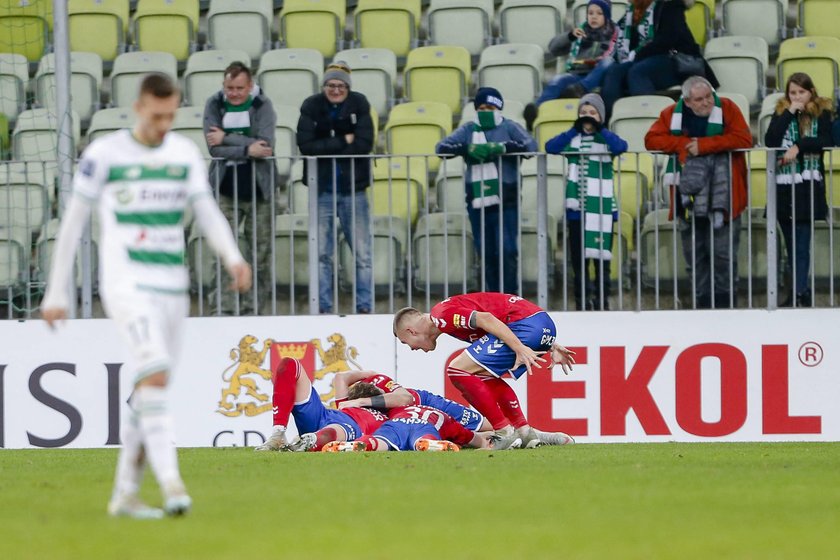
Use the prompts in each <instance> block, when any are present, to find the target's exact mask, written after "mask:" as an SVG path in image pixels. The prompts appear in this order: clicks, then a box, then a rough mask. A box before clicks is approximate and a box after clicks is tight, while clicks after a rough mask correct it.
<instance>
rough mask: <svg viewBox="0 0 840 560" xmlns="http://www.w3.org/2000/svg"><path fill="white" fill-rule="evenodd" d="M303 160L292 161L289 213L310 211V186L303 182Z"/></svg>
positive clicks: (288, 189) (288, 184)
mask: <svg viewBox="0 0 840 560" xmlns="http://www.w3.org/2000/svg"><path fill="white" fill-rule="evenodd" d="M303 169H304V168H303V160H301V159H299V160H297V161H295V162H294V163H292V166H291V169H290V171H289V180H288V182H287V184H286V185H287V186H286V188H287V191H288V198H289V213H291V214H308V213H309V187H307V186H306V185H305V184H304V183H303Z"/></svg>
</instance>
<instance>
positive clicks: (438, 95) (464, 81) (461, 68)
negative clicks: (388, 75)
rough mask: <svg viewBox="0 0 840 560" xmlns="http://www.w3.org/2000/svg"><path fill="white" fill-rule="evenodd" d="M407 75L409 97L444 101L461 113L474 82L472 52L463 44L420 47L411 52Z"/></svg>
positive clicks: (412, 99) (407, 64)
mask: <svg viewBox="0 0 840 560" xmlns="http://www.w3.org/2000/svg"><path fill="white" fill-rule="evenodd" d="M403 76H404V85H405V96H406V99H407V100H408V101H435V102H440V103H444V104H446V105H447V106H448V107H449V110H450V111H452V113H457V112H458V111H460V110H461V105H462V104H463V102H464V100H465V99H466V97H467V92H468V90H469V86H470V76H471V66H470V53H469V52H468V51H467V49H465V48H464V47H460V46H431V47H418V48H416V49H414V50H412V51H411V52H410V53H408V59H407V60H406V63H405V70H404V74H403Z"/></svg>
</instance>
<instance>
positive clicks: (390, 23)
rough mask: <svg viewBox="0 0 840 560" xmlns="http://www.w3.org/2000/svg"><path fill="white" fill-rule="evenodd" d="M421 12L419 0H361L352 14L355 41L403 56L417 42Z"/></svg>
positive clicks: (367, 46)
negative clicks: (395, 0)
mask: <svg viewBox="0 0 840 560" xmlns="http://www.w3.org/2000/svg"><path fill="white" fill-rule="evenodd" d="M420 13H421V5H420V0H402V1H401V2H394V0H359V2H358V4H357V5H356V10H355V11H354V15H353V20H354V31H355V40H356V43H357V44H358V45H359V46H360V47H362V48H366V49H368V48H373V49H387V50H390V51H392V52H393V53H394V54H395V55H396V56H398V57H402V58H404V57H405V56H407V55H408V52H409V51H410V50H411V49H413V48H415V47H417V46H418V42H419V39H418V37H419V35H420Z"/></svg>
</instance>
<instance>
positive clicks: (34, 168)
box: [0, 161, 56, 212]
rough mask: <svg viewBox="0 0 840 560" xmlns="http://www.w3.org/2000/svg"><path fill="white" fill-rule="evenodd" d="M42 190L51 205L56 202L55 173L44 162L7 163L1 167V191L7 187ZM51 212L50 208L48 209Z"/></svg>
mask: <svg viewBox="0 0 840 560" xmlns="http://www.w3.org/2000/svg"><path fill="white" fill-rule="evenodd" d="M30 186H32V187H34V188H36V189H42V190H43V191H44V192H45V193H46V195H47V200H48V203H49V204H52V203H53V202H55V195H56V192H55V172H54V171H53V170H52V169H50V168H48V167H47V166H46V165H44V163H43V162H33V163H25V162H14V161H13V162H5V163H4V164H3V165H2V166H0V189H3V188H5V187H16V188H29V187H30ZM47 212H49V208H47Z"/></svg>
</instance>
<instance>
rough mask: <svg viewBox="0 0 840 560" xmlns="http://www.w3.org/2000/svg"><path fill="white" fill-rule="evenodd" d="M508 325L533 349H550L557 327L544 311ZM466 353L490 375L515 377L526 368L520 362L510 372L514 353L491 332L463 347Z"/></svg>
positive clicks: (545, 350) (555, 336) (536, 350)
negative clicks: (506, 374) (467, 346)
mask: <svg viewBox="0 0 840 560" xmlns="http://www.w3.org/2000/svg"><path fill="white" fill-rule="evenodd" d="M508 328H510V330H512V331H513V334H515V335H516V338H518V339H519V340H521V341H522V342H523V343H524V344H525V346H527V347H528V348H530V349H532V350H534V351H535V352H547V351H549V350H551V347H552V346H553V345H554V339H555V338H557V327H555V326H554V321H552V319H551V317H549V315H548V313H546V312H545V311H542V312H540V313H536V314H534V315H531V316H530V317H526V318H525V319H521V320H519V321H516V322H514V323H510V324H509V325H508ZM467 352H468V354H469V356H470V358H472V359H473V361H475V362H476V363H477V364H478V365H480V366H481V367H483V368H484V369H486V370H487V371H489V372H490V373H493V374H494V375H498V376H502V375H504V374H505V373H510V374H511V375H512V376H513V377H514V378H515V379H519V378H520V377H522V374H523V373H525V371H527V370H526V368H525V366H524V365H520V366H519V367H518V368H516V370H515V371H511V368H512V367H513V364H514V363H515V362H516V354H515V353H514V352H513V350H511V349H510V348H509V347H508V345H507V344H505V343H504V342H502V341H501V340H499V339H498V338H496V337H495V336H494V335H492V334H487V335H484V336H482V337H481V338H479V339H478V340H476V341H475V342H473V344H472V346H470V347H469V348H467Z"/></svg>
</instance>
